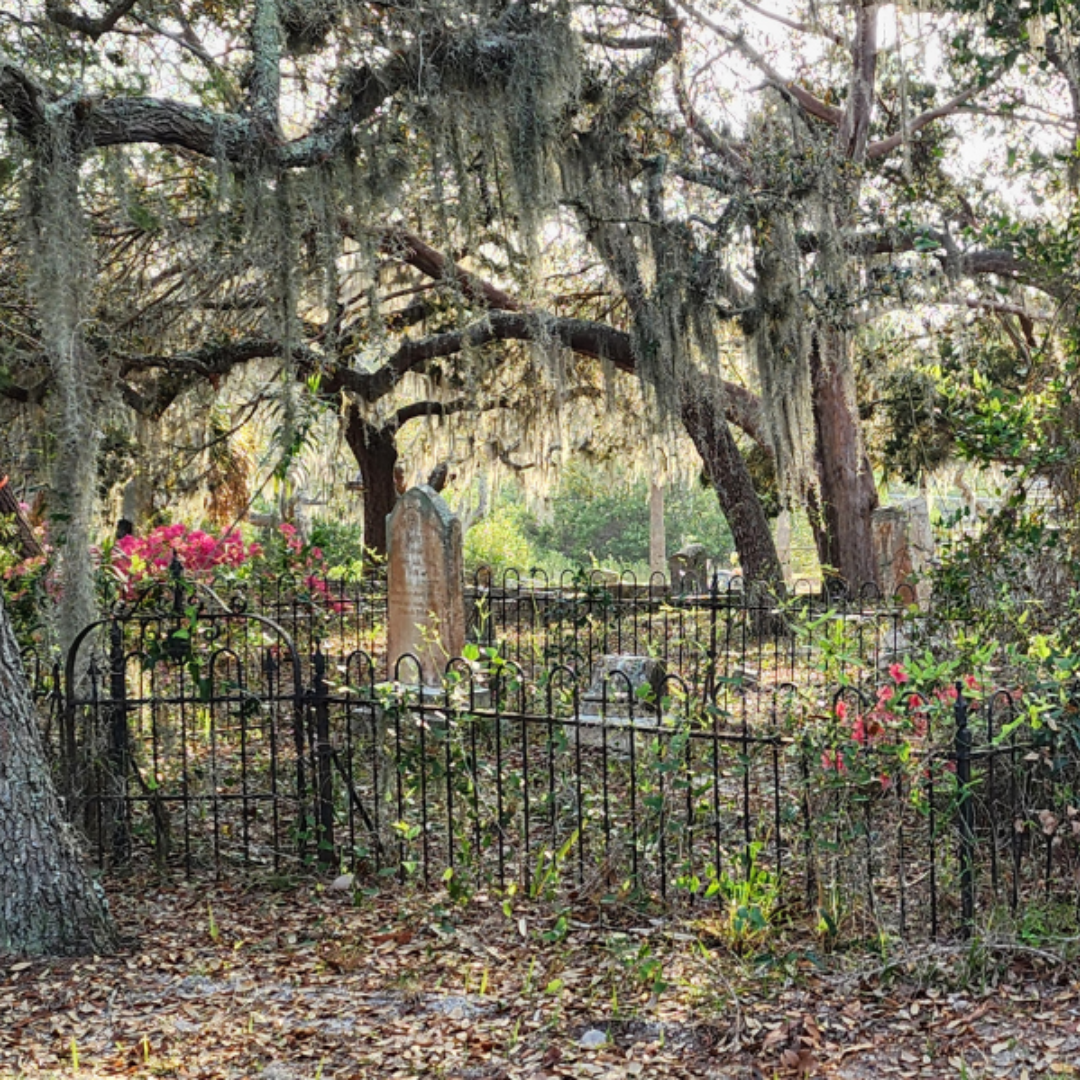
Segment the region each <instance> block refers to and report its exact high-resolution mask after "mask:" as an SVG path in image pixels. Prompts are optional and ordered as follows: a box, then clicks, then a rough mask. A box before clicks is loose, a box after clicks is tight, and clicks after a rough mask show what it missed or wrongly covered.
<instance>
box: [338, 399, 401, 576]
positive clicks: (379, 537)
mask: <svg viewBox="0 0 1080 1080" xmlns="http://www.w3.org/2000/svg"><path fill="white" fill-rule="evenodd" d="M396 436H397V424H396V423H394V424H393V425H392V426H391V425H388V426H386V427H376V426H375V425H374V424H370V423H368V422H367V421H366V420H364V418H363V417H362V416H361V415H360V411H359V410H358V409H357V408H356V407H355V406H353V407H352V408H350V409H349V412H348V417H347V420H346V424H345V441H346V442H347V443H348V444H349V449H350V450H351V451H352V453H353V457H355V458H356V464H357V466H358V467H359V469H360V477H361V479H362V480H363V482H364V547H365V548H367V549H368V550H369V551H373V552H374V553H375V554H376V555H385V554H386V518H387V516H388V515H389V513H390V511H391V510H393V509H394V503H395V502H397V491H396V490H395V488H394V466H395V465H396V464H397V461H398V451H397V445H396V442H395V439H396Z"/></svg>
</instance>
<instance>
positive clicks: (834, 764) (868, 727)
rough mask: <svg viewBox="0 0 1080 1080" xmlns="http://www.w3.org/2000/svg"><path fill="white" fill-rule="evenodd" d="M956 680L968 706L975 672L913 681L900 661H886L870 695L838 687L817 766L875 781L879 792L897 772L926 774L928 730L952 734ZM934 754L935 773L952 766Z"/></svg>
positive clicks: (975, 690)
mask: <svg viewBox="0 0 1080 1080" xmlns="http://www.w3.org/2000/svg"><path fill="white" fill-rule="evenodd" d="M933 674H934V675H940V674H941V673H940V672H938V671H935V672H933ZM957 683H959V684H960V686H961V687H962V691H963V694H964V698H965V700H966V701H967V702H968V704H969V706H971V707H972V708H975V707H977V706H978V705H979V703H980V700H981V693H982V687H981V686H980V684H979V682H978V680H977V679H976V678H975V676H974V675H972V674H970V673H968V674H965V675H962V676H961V677H960V678H959V679H956V680H955V681H950V682H947V683H946V684H945V685H943V686H926V685H925V684H922V685H920V686H916V685H913V683H912V674H911V671H909V669H908V668H907V667H906V666H905V665H904V664H900V663H894V664H891V665H890V666H889V669H888V681H886V682H883V683H882V684H881V685H880V686H878V687H877V689H876V690H875V691H874V692H873V694H872V695H869V694H866V693H864V692H863V691H860V690H856V689H855V688H854V687H845V688H842V689H841V690H840V691H839V692H838V693H837V695H836V698H835V700H834V703H833V711H832V715H831V717H830V718H829V722H828V724H827V726H826V731H825V732H824V733H823V736H824V743H825V746H824V748H823V749H822V750H821V758H820V760H821V768H822V770H823V771H824V772H825V773H827V774H832V775H834V776H837V777H840V776H842V777H844V779H845V780H851V781H854V782H856V783H875V784H877V785H878V786H879V787H880V789H881V790H883V791H884V790H886V789H887V788H889V787H890V786H891V785H892V783H893V780H894V778H896V777H899V776H902V775H906V776H908V777H910V778H912V779H915V778H918V777H921V778H923V779H926V778H928V776H929V770H930V768H931V765H930V761H931V759H932V758H933V757H934V755H933V753H932V750H933V748H932V746H931V745H930V735H931V730H932V729H936V730H938V731H941V732H943V733H944V732H948V733H949V735H950V737H951V734H952V731H953V728H952V725H951V724H950V723H949V721H951V720H952V717H953V713H954V711H955V707H956V703H957V700H958V698H959V695H960V691H958V690H957ZM938 757H939V758H940V760H939V763H938V765H937V766H936V767H934V770H933V771H934V773H935V775H937V774H938V773H939V772H943V773H952V772H954V771H955V767H956V766H955V762H953V761H951V760H948V759H947V758H945V757H942V756H941V755H938Z"/></svg>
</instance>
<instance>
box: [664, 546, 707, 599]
mask: <svg viewBox="0 0 1080 1080" xmlns="http://www.w3.org/2000/svg"><path fill="white" fill-rule="evenodd" d="M668 572H669V575H670V578H671V591H672V592H674V593H675V594H676V595H685V594H686V593H698V592H705V591H707V590H708V588H709V553H708V551H706V549H705V545H704V544H687V545H686V547H684V548H683V549H682V551H676V552H675V554H674V555H672V556H671V558H670V559H668Z"/></svg>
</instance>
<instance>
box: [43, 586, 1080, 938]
mask: <svg viewBox="0 0 1080 1080" xmlns="http://www.w3.org/2000/svg"><path fill="white" fill-rule="evenodd" d="M629 584H630V587H626V585H622V586H618V583H608V582H599V583H598V582H589V581H587V580H584V581H583V580H581V579H579V580H577V581H566V582H563V583H562V584H560V585H559V586H558V587H557V588H556V587H552V586H551V585H549V584H547V583H541V585H540V586H539V587H537V588H527V587H526V586H525V585H523V584H522V583H521V582H520V580H516V581H515V580H511V581H509V582H507V581H505V580H504V581H503V582H502V583H501V584H500V585H499V586H498V587H497V588H496V587H494V586H492V585H491V584H490V583H487V582H483V583H475V584H474V589H473V593H472V606H473V611H474V617H473V620H472V632H471V636H472V638H473V644H472V645H470V646H469V647H468V648H467V649H466V653H467V656H466V657H463V658H456V659H454V660H453V661H451V662H450V663H449V664H448V665H447V669H446V679H445V685H444V686H443V687H441V688H439V689H438V690H432V689H430V688H424V687H422V686H419V685H416V674H415V672H416V670H417V669H416V666H415V665H414V664H413V663H412V662H411V661H410V660H409V659H408V658H403V660H402V661H401V662H399V664H398V665H397V669H396V670H394V671H387V670H386V669H385V658H384V654H383V653H382V651H381V650H380V646H381V641H382V629H381V628H382V625H383V623H384V621H385V595H384V594H383V593H381V592H380V590H379V589H378V588H377V587H375V586H373V585H371V584H370V583H365V584H364V585H362V586H349V587H345V586H339V585H338V584H336V583H327V584H326V587H325V588H318V589H314V590H312V589H310V588H308V590H307V591H301V592H298V593H290V592H289V589H288V588H287V587H286V583H277V582H270V583H264V585H263V586H261V587H260V588H259V589H256V590H252V591H250V592H249V593H248V595H247V597H246V598H241V597H239V596H236V595H232V594H230V595H229V596H228V597H225V596H224V595H223V594H222V593H221V592H220V591H219V592H217V593H215V592H212V591H208V590H206V589H205V588H202V587H194V588H193V587H189V586H187V585H185V584H184V583H182V582H176V583H174V584H173V585H172V586H170V587H169V588H168V589H163V590H159V591H158V592H156V593H151V594H149V595H148V596H146V597H144V598H143V599H142V600H140V602H139V603H137V604H135V605H132V606H130V607H127V608H125V609H123V610H118V611H116V612H115V613H114V614H113V615H112V616H110V617H109V618H107V619H104V620H102V621H101V622H99V623H97V624H95V625H94V626H92V627H88V628H87V629H86V631H84V632H83V634H82V635H80V637H79V639H78V640H77V642H76V644H75V646H74V647H73V649H72V650H71V653H70V654H69V656H68V657H67V663H66V672H65V678H64V679H63V680H61V681H59V682H58V681H57V673H56V672H55V671H53V670H52V669H49V668H48V667H47V666H45V665H37V669H36V673H37V676H38V679H37V685H38V687H39V695H40V698H41V702H42V710H43V716H44V717H46V722H45V725H44V728H43V730H44V731H45V733H46V739H47V742H48V744H49V746H50V749H51V751H52V753H53V756H54V759H55V761H56V763H57V771H58V776H59V778H60V782H61V787H62V790H63V791H64V793H65V796H66V798H67V801H68V807H69V810H70V812H71V815H72V817H73V819H74V820H75V821H76V822H77V824H78V825H79V826H80V827H81V829H82V830H83V831H84V832H85V833H86V835H87V836H88V837H89V838H90V839H91V841H92V844H93V847H94V850H95V851H96V853H97V856H98V858H99V859H100V860H101V862H102V863H104V864H108V865H112V866H117V867H118V866H124V865H132V864H138V863H146V862H148V861H156V862H157V863H158V864H159V865H160V866H162V867H175V868H182V869H183V870H184V871H186V872H201V871H206V870H211V871H214V872H216V873H221V874H225V873H230V872H233V871H234V870H244V869H246V871H247V872H249V873H251V872H275V873H287V874H294V873H299V872H304V871H306V870H308V869H312V868H315V869H317V868H320V867H321V868H322V869H323V871H324V872H330V871H331V870H333V871H334V872H336V871H337V869H338V868H339V867H340V866H343V865H347V866H349V867H352V868H354V869H355V870H356V871H357V872H358V874H359V875H360V877H361V879H364V878H365V877H369V878H371V879H373V880H376V881H377V880H380V879H385V878H391V879H394V880H399V881H402V882H408V881H415V882H417V883H419V884H423V885H425V886H436V885H439V884H440V883H442V884H443V885H444V886H445V887H446V888H448V889H450V890H451V891H452V892H454V893H459V892H466V891H470V890H492V889H497V890H509V889H510V888H511V887H512V888H514V889H516V890H519V891H521V892H523V893H525V894H527V895H532V896H537V897H540V896H552V897H562V898H564V899H565V900H566V901H567V902H574V903H595V904H600V905H602V904H619V903H635V904H663V905H668V906H674V905H697V906H700V907H701V908H702V909H703V910H712V909H715V910H716V911H717V912H719V913H720V914H721V916H722V920H723V923H724V925H725V926H726V927H727V928H728V932H730V933H731V934H732V936H733V937H740V936H741V937H744V938H750V937H752V936H754V935H755V934H756V933H758V932H760V931H761V930H762V928H763V926H767V924H768V923H769V921H770V920H772V919H775V918H778V917H780V915H781V913H785V912H786V913H787V914H789V915H795V914H797V915H798V917H800V918H808V919H809V920H810V921H811V922H812V923H814V925H816V926H817V928H818V929H819V930H820V931H821V932H822V933H823V934H826V935H839V934H844V935H849V934H868V933H878V932H886V933H895V934H899V935H903V936H906V937H918V936H924V935H927V934H929V935H931V936H935V937H936V936H939V935H942V934H948V933H954V932H957V931H963V930H964V929H965V928H966V927H969V926H971V925H972V924H973V923H974V922H975V921H977V920H985V919H988V918H991V917H993V915H994V913H995V912H998V911H1001V912H1012V913H1016V912H1019V911H1020V910H1021V909H1022V908H1023V906H1024V905H1025V904H1027V903H1030V902H1031V901H1032V900H1033V899H1034V898H1036V897H1038V898H1039V900H1040V902H1041V903H1044V904H1045V903H1059V902H1060V903H1066V904H1067V903H1072V904H1075V901H1076V880H1077V878H1076V876H1075V873H1076V871H1077V868H1078V866H1080V858H1078V854H1080V852H1078V841H1077V839H1076V834H1077V833H1080V822H1077V820H1076V810H1075V798H1074V791H1073V788H1072V782H1073V777H1074V776H1075V773H1074V769H1073V763H1072V760H1071V757H1070V756H1069V754H1068V753H1067V752H1066V750H1065V748H1064V746H1063V744H1062V742H1061V741H1060V740H1055V739H1053V738H1051V737H1050V736H1049V734H1048V735H1047V738H1046V739H1044V740H1043V742H1042V743H1040V744H1038V745H1037V744H1035V743H1034V742H1032V741H1030V739H1029V740H1028V741H1024V742H1021V741H1020V740H1019V736H1017V735H1016V734H1013V735H1010V736H1008V737H1003V736H1002V732H1003V730H1006V726H1007V725H1008V724H1009V723H1010V721H1011V720H1012V719H1013V715H1014V710H1015V704H1014V700H1013V696H1012V695H1011V694H1010V693H1009V692H1006V691H1001V692H998V693H994V694H989V693H981V694H980V695H979V697H978V700H977V701H973V700H971V695H970V694H969V693H968V692H967V691H966V689H965V688H964V687H960V688H958V691H957V692H956V694H955V700H952V699H951V698H950V699H949V700H948V702H947V703H945V704H943V702H945V695H946V692H948V691H949V690H950V688H948V687H943V688H941V690H942V699H941V700H940V701H937V702H929V701H924V700H914V699H912V700H909V701H907V702H905V703H904V705H903V709H904V710H906V715H907V716H908V717H909V718H911V717H915V718H917V719H918V724H916V725H911V726H912V727H913V728H917V729H918V730H917V732H916V734H914V735H912V736H911V737H910V738H909V739H908V740H907V743H906V748H901V747H899V746H898V745H896V743H895V742H893V741H890V740H889V739H888V738H886V737H882V738H880V739H878V740H874V739H869V738H868V739H864V740H863V741H862V742H858V741H856V742H853V741H852V740H851V738H850V737H849V735H848V734H847V732H848V729H847V728H846V727H845V728H843V730H841V728H842V725H840V724H839V723H838V720H837V718H838V716H839V714H840V713H841V711H842V710H841V708H840V707H839V706H838V702H847V703H848V704H850V706H851V708H852V709H853V710H855V709H859V708H862V707H864V706H865V705H866V702H867V701H868V697H867V695H868V694H872V688H873V686H874V685H875V682H876V680H877V679H878V677H879V675H880V673H881V672H882V670H884V669H885V668H887V666H888V664H889V663H890V662H895V660H896V659H897V658H899V657H900V656H902V655H903V653H904V650H905V649H907V648H909V647H910V646H911V642H912V641H914V640H915V639H916V638H917V636H918V634H919V633H920V619H921V618H922V616H920V615H918V614H917V613H915V614H913V613H912V612H911V611H909V610H905V609H903V608H902V607H901V606H898V605H885V606H881V605H877V604H874V603H871V602H870V599H871V598H870V597H869V596H863V597H862V598H861V599H859V600H857V601H845V600H844V599H843V598H837V597H833V598H825V599H823V598H821V597H810V596H807V597H805V598H799V601H798V602H799V603H800V604H802V605H803V607H804V608H805V609H806V611H805V612H804V615H805V616H806V617H804V618H802V619H801V620H800V630H799V632H797V633H796V632H793V631H792V629H791V621H790V620H782V619H780V618H779V617H778V615H779V614H780V613H778V611H777V609H775V608H774V607H773V606H772V605H771V604H769V603H767V602H765V601H756V600H753V599H752V598H750V597H747V596H744V595H743V594H742V593H741V592H740V591H737V590H735V589H731V590H725V591H724V592H723V593H721V591H720V590H719V589H717V588H715V587H714V588H713V589H712V590H711V591H710V592H709V593H708V594H705V595H703V596H697V597H677V596H672V595H671V594H670V592H668V591H667V590H665V589H661V588H659V586H658V583H653V584H652V585H650V586H647V587H645V589H644V590H642V589H640V588H639V587H637V586H636V585H634V584H633V583H629ZM613 586H617V587H613ZM298 642H300V643H301V644H300V645H299V646H298V644H297V643H298ZM362 646H366V647H362ZM616 653H618V654H625V653H637V654H648V653H652V654H653V655H655V656H658V657H660V658H661V659H663V660H664V661H665V663H666V665H667V673H666V675H665V676H664V678H663V682H662V684H660V685H659V686H656V687H654V692H653V693H652V694H650V695H646V696H644V697H639V696H638V694H637V688H636V687H634V686H632V685H631V684H630V680H629V678H628V677H627V676H626V675H625V674H623V673H622V672H619V671H615V672H612V673H611V674H610V676H609V677H608V678H607V680H605V681H603V682H601V683H599V684H598V685H597V684H593V685H590V672H591V669H592V667H593V664H594V663H595V662H596V661H597V659H598V658H600V657H602V656H604V655H610V654H616ZM61 683H62V686H61ZM931 706H933V707H931ZM866 707H868V706H866ZM1074 823H1075V824H1074Z"/></svg>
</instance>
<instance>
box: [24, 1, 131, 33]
mask: <svg viewBox="0 0 1080 1080" xmlns="http://www.w3.org/2000/svg"><path fill="white" fill-rule="evenodd" d="M136 3H138V0H116V3H115V4H113V6H112V7H111V8H109V10H108V11H106V12H105V14H104V15H102V16H101V17H100V18H97V19H93V18H91V17H90V16H89V15H83V14H82V13H81V12H76V11H71V10H70V9H69V8H68V7H67V6H66V5H65V4H64V3H62V2H61V0H46V3H45V12H46V14H47V15H48V16H49V18H50V19H51V20H52V21H53V22H54V23H56V25H57V26H63V27H66V28H67V29H68V30H74V31H75V32H76V33H79V34H86V36H87V37H90V38H93V39H94V41H97V39H98V38H99V37H101V36H102V35H103V34H107V33H108V32H109V31H110V30H112V29H113V27H115V26H116V24H117V23H118V22H119V21H120V20H121V19H122V18H123V17H124V16H125V15H127V14H128V12H130V11H131V9H132V8H133V7H134V6H135V5H136Z"/></svg>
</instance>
